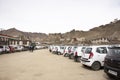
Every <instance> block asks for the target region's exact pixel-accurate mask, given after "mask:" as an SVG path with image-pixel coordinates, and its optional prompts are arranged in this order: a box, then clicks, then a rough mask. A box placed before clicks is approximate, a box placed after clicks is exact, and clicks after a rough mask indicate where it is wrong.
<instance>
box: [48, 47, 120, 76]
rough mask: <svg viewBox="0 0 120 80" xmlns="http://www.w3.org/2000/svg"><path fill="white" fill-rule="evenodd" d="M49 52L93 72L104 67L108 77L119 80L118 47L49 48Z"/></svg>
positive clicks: (119, 55) (119, 56) (119, 50)
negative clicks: (67, 58) (88, 68)
mask: <svg viewBox="0 0 120 80" xmlns="http://www.w3.org/2000/svg"><path fill="white" fill-rule="evenodd" d="M49 51H50V52H52V53H54V54H58V55H63V56H64V57H69V59H73V60H74V61H76V62H80V63H81V64H83V66H88V67H90V68H91V69H93V70H99V69H100V68H101V67H104V72H105V73H106V74H107V75H108V76H109V77H117V78H120V46H119V45H91V46H54V45H51V46H49Z"/></svg>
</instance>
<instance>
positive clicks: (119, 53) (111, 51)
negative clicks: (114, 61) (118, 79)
mask: <svg viewBox="0 0 120 80" xmlns="http://www.w3.org/2000/svg"><path fill="white" fill-rule="evenodd" d="M108 55H111V56H120V48H119V49H118V48H112V49H109V53H108Z"/></svg>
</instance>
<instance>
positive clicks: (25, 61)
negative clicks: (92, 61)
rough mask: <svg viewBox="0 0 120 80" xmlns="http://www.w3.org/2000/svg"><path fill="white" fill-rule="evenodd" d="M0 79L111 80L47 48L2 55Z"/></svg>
mask: <svg viewBox="0 0 120 80" xmlns="http://www.w3.org/2000/svg"><path fill="white" fill-rule="evenodd" d="M0 80H110V79H109V78H108V77H107V76H106V74H105V73H104V71H103V69H101V70H99V71H93V70H91V69H89V68H86V67H83V66H82V65H81V64H80V63H76V62H74V61H73V60H70V59H68V58H66V57H63V56H62V55H59V56H58V55H55V54H52V53H50V52H49V51H48V50H47V49H42V50H36V51H34V52H33V53H32V52H29V51H26V52H17V53H11V54H3V55H0Z"/></svg>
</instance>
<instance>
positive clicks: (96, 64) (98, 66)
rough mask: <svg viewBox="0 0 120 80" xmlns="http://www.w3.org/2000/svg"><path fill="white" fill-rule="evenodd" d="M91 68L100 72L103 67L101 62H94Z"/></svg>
mask: <svg viewBox="0 0 120 80" xmlns="http://www.w3.org/2000/svg"><path fill="white" fill-rule="evenodd" d="M91 68H92V69H93V70H95V71H97V70H99V69H100V68H101V65H100V63H99V62H94V63H93V64H92V66H91Z"/></svg>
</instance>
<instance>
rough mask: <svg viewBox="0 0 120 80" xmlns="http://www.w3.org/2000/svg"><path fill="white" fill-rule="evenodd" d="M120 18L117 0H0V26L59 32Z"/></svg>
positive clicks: (91, 26)
mask: <svg viewBox="0 0 120 80" xmlns="http://www.w3.org/2000/svg"><path fill="white" fill-rule="evenodd" d="M116 18H118V19H120V0H0V28H3V29H9V28H13V27H14V28H17V29H19V30H22V31H27V32H42V33H59V32H62V33H64V32H67V31H70V30H72V29H76V30H89V29H91V28H93V27H98V26H100V25H102V24H107V23H109V22H111V21H113V20H114V19H116Z"/></svg>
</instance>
